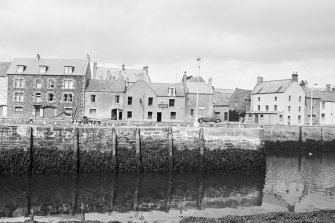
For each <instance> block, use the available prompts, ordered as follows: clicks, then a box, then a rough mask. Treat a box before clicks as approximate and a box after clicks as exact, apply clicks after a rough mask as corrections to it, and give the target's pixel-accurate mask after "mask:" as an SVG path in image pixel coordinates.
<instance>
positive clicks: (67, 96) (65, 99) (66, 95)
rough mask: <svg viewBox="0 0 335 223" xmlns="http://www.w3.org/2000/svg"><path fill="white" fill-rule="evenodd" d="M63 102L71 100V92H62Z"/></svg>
mask: <svg viewBox="0 0 335 223" xmlns="http://www.w3.org/2000/svg"><path fill="white" fill-rule="evenodd" d="M63 96H64V97H63V102H73V95H72V93H64V95H63Z"/></svg>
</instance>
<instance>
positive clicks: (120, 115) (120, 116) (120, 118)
mask: <svg viewBox="0 0 335 223" xmlns="http://www.w3.org/2000/svg"><path fill="white" fill-rule="evenodd" d="M119 120H122V111H119Z"/></svg>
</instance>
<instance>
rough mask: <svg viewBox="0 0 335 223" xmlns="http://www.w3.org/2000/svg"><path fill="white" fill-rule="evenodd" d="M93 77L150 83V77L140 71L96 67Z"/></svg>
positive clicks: (143, 71)
mask: <svg viewBox="0 0 335 223" xmlns="http://www.w3.org/2000/svg"><path fill="white" fill-rule="evenodd" d="M93 72H94V74H93V77H95V79H99V80H113V79H116V80H127V78H128V80H129V82H133V83H135V82H136V81H138V80H144V81H145V82H148V83H149V82H151V81H150V77H149V75H148V74H147V72H145V70H142V69H124V70H123V69H120V68H108V67H99V66H97V67H96V68H95V69H94V70H93Z"/></svg>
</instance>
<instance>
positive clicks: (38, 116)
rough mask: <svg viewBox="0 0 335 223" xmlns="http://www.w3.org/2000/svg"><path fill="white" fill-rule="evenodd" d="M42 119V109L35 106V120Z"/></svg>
mask: <svg viewBox="0 0 335 223" xmlns="http://www.w3.org/2000/svg"><path fill="white" fill-rule="evenodd" d="M40 117H41V107H40V106H35V118H40Z"/></svg>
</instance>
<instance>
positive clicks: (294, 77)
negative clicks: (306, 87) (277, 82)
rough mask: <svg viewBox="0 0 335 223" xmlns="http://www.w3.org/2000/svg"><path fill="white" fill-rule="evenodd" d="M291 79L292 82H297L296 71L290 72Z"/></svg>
mask: <svg viewBox="0 0 335 223" xmlns="http://www.w3.org/2000/svg"><path fill="white" fill-rule="evenodd" d="M291 80H292V82H298V73H297V72H295V73H293V74H292V79H291Z"/></svg>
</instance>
